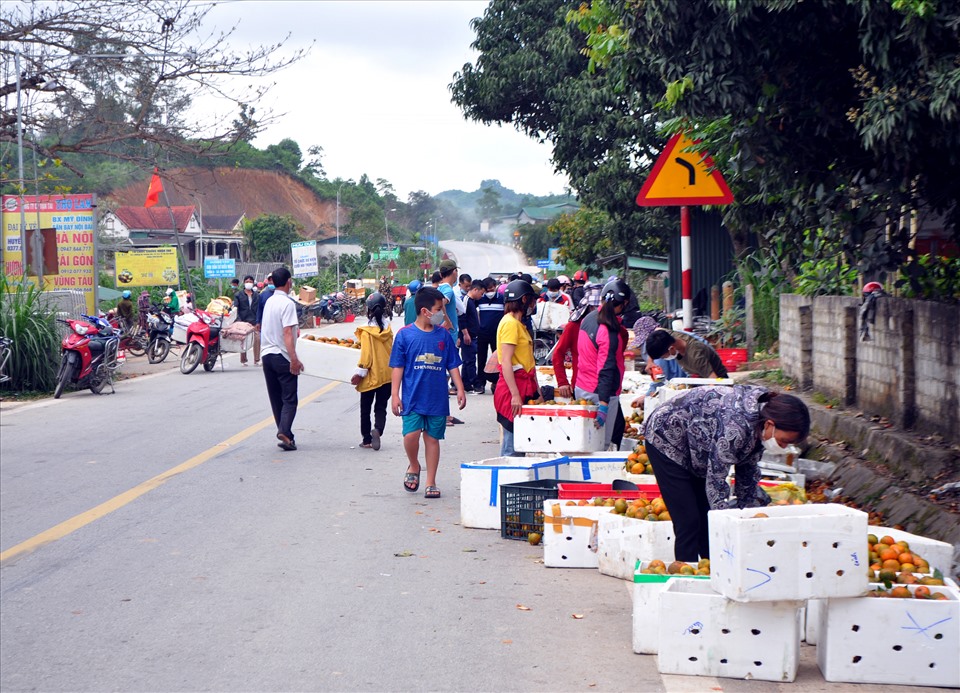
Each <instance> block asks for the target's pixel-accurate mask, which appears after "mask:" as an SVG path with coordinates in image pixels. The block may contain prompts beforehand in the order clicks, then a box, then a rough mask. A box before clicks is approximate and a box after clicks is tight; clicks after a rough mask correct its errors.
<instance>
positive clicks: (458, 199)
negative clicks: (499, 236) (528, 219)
mask: <svg viewBox="0 0 960 693" xmlns="http://www.w3.org/2000/svg"><path fill="white" fill-rule="evenodd" d="M486 188H493V190H495V191H496V192H498V193H500V206H501V208H502V209H503V215H504V216H507V215H510V214H517V213H518V212H519V211H520V210H521V209H523V208H524V207H546V206H547V205H552V204H557V203H561V202H575V201H576V199H577V198H576V197H575V196H573V195H543V196H538V195H530V194H525V193H517V192H514V191H513V190H511V189H510V188H505V187H503V185H502V184H501V183H500V181H498V180H495V179H490V180H485V181H482V182H481V183H480V187H479V188H477V189H476V190H474V191H473V192H464V191H463V190H444V191H443V192H442V193H438V194H436V195H434V198H435V199H437V200H446V201H447V202H449V203H450V204H452V205H454V206H455V207H457V208H459V209H461V210H463V211H465V212H473V211H474V210H475V209H476V207H477V201H478V200H479V199H480V198H481V197H483V191H484V190H485V189H486Z"/></svg>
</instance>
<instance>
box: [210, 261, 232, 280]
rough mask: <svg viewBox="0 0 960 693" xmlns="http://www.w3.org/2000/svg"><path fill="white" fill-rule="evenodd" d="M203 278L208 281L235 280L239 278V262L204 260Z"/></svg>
mask: <svg viewBox="0 0 960 693" xmlns="http://www.w3.org/2000/svg"><path fill="white" fill-rule="evenodd" d="M203 276H204V277H205V278H207V279H233V278H234V277H236V276H237V261H236V260H234V259H233V258H229V259H227V258H220V257H205V258H203Z"/></svg>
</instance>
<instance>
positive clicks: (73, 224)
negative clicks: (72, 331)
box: [0, 194, 96, 313]
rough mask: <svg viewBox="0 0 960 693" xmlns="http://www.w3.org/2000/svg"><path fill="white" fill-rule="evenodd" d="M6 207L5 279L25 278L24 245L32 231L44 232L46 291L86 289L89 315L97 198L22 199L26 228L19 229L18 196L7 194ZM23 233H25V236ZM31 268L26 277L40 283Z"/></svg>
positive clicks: (91, 302) (47, 197) (4, 227)
mask: <svg viewBox="0 0 960 693" xmlns="http://www.w3.org/2000/svg"><path fill="white" fill-rule="evenodd" d="M2 204H3V215H2V216H3V218H2V222H0V223H2V227H3V241H2V242H3V271H4V273H5V274H6V275H7V277H8V278H9V279H13V280H22V279H23V278H24V261H23V247H24V244H25V243H29V242H30V240H31V238H30V237H31V236H32V233H31V232H32V231H33V230H35V229H40V230H41V233H42V237H43V239H44V248H43V260H44V263H43V290H44V291H52V290H54V289H72V290H75V291H82V292H83V293H84V298H85V299H86V304H87V312H88V313H93V312H94V310H95V306H94V304H93V288H94V285H95V283H96V269H95V259H94V252H93V238H94V233H95V230H94V208H93V195H92V194H86V195H39V196H33V195H24V197H23V217H24V218H23V221H24V225H25V226H26V229H21V228H20V221H21V219H20V212H21V209H20V197H19V196H18V195H4V196H3V202H2ZM24 230H25V231H26V235H22V234H21V231H24ZM51 230H52V231H51ZM51 241H52V243H53V248H51V247H50V244H51ZM54 249H55V250H56V252H55V253H54V252H53V250H54ZM31 259H32V254H31ZM29 269H30V272H31V276H28V277H26V279H27V280H30V281H34V282H36V275H35V274H34V273H33V267H32V265H31V266H30V268H29Z"/></svg>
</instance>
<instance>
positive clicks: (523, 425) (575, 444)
mask: <svg viewBox="0 0 960 693" xmlns="http://www.w3.org/2000/svg"><path fill="white" fill-rule="evenodd" d="M596 418H597V407H595V406H580V405H574V406H571V405H565V406H545V405H539V406H525V407H523V408H522V409H521V410H520V414H519V415H518V416H517V417H516V419H515V420H514V422H513V426H514V428H513V445H514V449H515V450H517V452H558V453H563V452H597V451H599V450H602V449H603V429H598V428H597V427H596V426H595V425H594V421H595V420H596Z"/></svg>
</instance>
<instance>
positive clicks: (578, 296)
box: [570, 269, 590, 306]
mask: <svg viewBox="0 0 960 693" xmlns="http://www.w3.org/2000/svg"><path fill="white" fill-rule="evenodd" d="M589 279H590V277H589V275H588V274H587V270H584V269H582V270H577V271H576V272H574V273H573V289H572V290H571V291H570V300H571V301H573V305H575V306H579V305H580V301H582V300H583V296H584V294H585V293H586V288H585V287H586V286H587V281H588V280H589Z"/></svg>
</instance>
